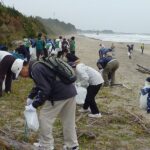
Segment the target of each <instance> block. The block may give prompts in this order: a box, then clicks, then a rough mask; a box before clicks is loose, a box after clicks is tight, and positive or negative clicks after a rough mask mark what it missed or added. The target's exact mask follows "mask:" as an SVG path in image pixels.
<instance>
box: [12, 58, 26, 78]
mask: <svg viewBox="0 0 150 150" xmlns="http://www.w3.org/2000/svg"><path fill="white" fill-rule="evenodd" d="M23 62H24V60H22V59H16V60H15V61H14V63H13V64H12V67H11V71H12V72H13V73H15V74H16V78H17V77H18V75H19V73H20V71H21V69H22V67H23Z"/></svg>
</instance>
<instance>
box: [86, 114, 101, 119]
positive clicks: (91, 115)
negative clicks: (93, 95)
mask: <svg viewBox="0 0 150 150" xmlns="http://www.w3.org/2000/svg"><path fill="white" fill-rule="evenodd" d="M88 116H89V117H91V118H101V117H102V115H101V113H98V114H88Z"/></svg>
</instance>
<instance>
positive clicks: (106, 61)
mask: <svg viewBox="0 0 150 150" xmlns="http://www.w3.org/2000/svg"><path fill="white" fill-rule="evenodd" d="M61 39H62V37H59V39H58V40H57V39H56V42H57V41H59V42H58V43H55V50H54V51H57V53H53V52H52V51H53V47H54V46H52V49H51V51H50V52H49V53H45V54H46V55H45V54H44V50H43V48H44V47H43V48H41V49H40V48H39V49H38V48H37V49H36V51H37V55H36V56H37V59H36V60H31V59H30V58H29V59H28V58H27V59H26V60H23V59H21V58H15V56H13V54H12V53H9V52H6V51H0V81H1V82H0V83H1V89H2V83H3V80H4V78H5V79H6V80H5V85H6V86H5V92H10V91H11V89H10V88H11V86H10V84H11V81H12V76H13V74H15V77H18V75H19V74H20V76H21V77H25V78H26V77H30V78H32V79H33V81H34V83H35V85H34V87H33V88H32V90H31V92H30V93H29V95H28V97H27V100H26V105H27V106H26V107H25V108H26V110H27V111H31V112H34V111H36V109H37V108H38V107H39V106H42V107H41V109H40V112H39V124H40V130H39V142H38V143H34V145H35V146H36V147H37V148H39V147H40V148H41V149H44V150H53V149H54V139H53V136H52V128H53V124H54V122H55V119H56V117H57V116H58V114H59V116H60V120H61V122H62V125H63V135H64V147H63V149H64V150H79V143H78V139H77V134H76V125H75V112H76V101H75V96H76V95H77V91H76V87H75V84H74V83H70V84H65V83H64V82H63V81H62V80H61V79H60V78H59V77H58V76H57V75H56V73H55V72H53V70H51V69H49V68H48V67H47V66H45V65H44V64H42V63H40V61H38V60H40V57H41V56H44V57H46V56H53V55H55V57H57V58H60V59H62V60H64V61H66V62H67V63H68V64H69V65H70V66H71V67H72V68H73V69H74V71H75V73H76V76H77V81H76V84H78V83H79V84H80V86H82V87H85V88H86V89H87V94H86V98H85V102H84V104H83V106H82V108H81V109H80V110H79V112H81V113H84V112H88V113H89V114H88V117H91V118H100V117H101V113H100V111H99V108H98V106H97V104H96V101H95V96H96V95H97V93H98V92H99V90H100V89H101V87H102V85H103V83H104V86H109V85H113V84H114V83H115V71H116V70H117V69H118V67H119V62H118V61H117V60H116V59H115V58H113V57H112V56H111V55H109V53H112V49H113V48H114V46H113V47H112V48H110V49H105V48H104V47H102V48H101V49H100V51H99V56H100V58H99V60H98V62H97V66H98V69H99V70H100V71H97V70H96V69H94V68H92V67H90V66H87V65H86V64H84V63H82V62H81V61H80V58H78V57H77V56H76V55H75V37H72V38H71V41H72V45H71V41H70V42H68V41H67V40H66V39H65V38H64V39H63V40H62V41H61ZM37 40H40V41H41V43H42V45H43V46H44V45H48V44H47V43H45V42H42V41H43V40H42V35H41V34H40V35H38V39H37ZM25 41H26V42H27V39H26V40H25ZM60 41H61V43H60ZM33 43H34V42H33V41H32V44H33ZM35 43H36V44H35V45H32V46H35V47H38V46H37V45H38V44H37V41H36V42H35ZM49 45H50V44H49ZM39 47H40V46H39ZM49 47H50V46H49ZM49 47H48V46H47V47H46V49H47V50H48V48H49ZM71 47H72V48H71ZM24 48H25V49H26V50H27V51H28V50H29V49H30V48H29V49H28V46H27V45H26V46H25V45H24ZM8 79H9V80H8ZM1 94H2V90H1Z"/></svg>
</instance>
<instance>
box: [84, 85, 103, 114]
mask: <svg viewBox="0 0 150 150" xmlns="http://www.w3.org/2000/svg"><path fill="white" fill-rule="evenodd" d="M101 86H102V84H99V85H89V86H88V88H87V95H86V98H85V102H84V105H83V108H84V109H88V107H90V109H91V113H92V114H98V113H99V110H98V107H97V104H96V102H95V96H96V94H97V93H98V91H99V90H100V88H101Z"/></svg>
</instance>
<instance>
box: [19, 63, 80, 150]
mask: <svg viewBox="0 0 150 150" xmlns="http://www.w3.org/2000/svg"><path fill="white" fill-rule="evenodd" d="M21 76H22V77H31V78H32V79H33V81H34V83H35V86H34V87H33V89H32V91H31V92H30V94H29V96H28V98H27V105H28V106H26V109H27V110H28V111H35V110H36V109H37V108H38V107H39V106H42V107H41V109H40V115H39V127H40V131H39V143H34V146H35V147H37V148H40V149H44V150H54V139H53V135H52V129H53V125H54V122H55V120H56V117H57V116H58V114H59V116H60V120H61V122H62V126H63V136H64V150H68V149H70V150H79V144H78V140H77V135H76V129H75V127H76V125H75V112H76V101H75V99H74V97H75V96H76V94H77V92H76V89H75V86H74V84H73V83H70V84H65V83H64V82H63V81H62V80H61V79H60V78H59V77H58V76H57V75H56V74H55V72H54V71H53V70H52V69H50V68H49V67H48V66H46V65H45V64H44V63H41V62H32V61H31V62H30V63H29V65H27V66H24V67H23V69H22V71H21Z"/></svg>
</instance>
